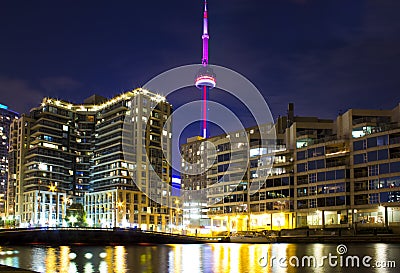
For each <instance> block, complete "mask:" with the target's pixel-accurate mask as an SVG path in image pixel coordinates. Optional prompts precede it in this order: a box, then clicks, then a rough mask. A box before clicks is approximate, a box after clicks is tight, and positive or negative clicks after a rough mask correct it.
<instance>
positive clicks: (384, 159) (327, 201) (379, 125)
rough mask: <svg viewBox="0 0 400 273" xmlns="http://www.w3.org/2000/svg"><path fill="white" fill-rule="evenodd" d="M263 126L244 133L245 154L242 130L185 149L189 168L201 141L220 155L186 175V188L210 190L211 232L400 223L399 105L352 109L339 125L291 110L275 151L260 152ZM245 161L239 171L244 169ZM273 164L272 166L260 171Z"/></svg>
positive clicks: (280, 129)
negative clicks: (240, 148)
mask: <svg viewBox="0 0 400 273" xmlns="http://www.w3.org/2000/svg"><path fill="white" fill-rule="evenodd" d="M262 127H263V126H260V128H259V127H252V128H248V129H246V134H245V135H247V138H248V142H247V143H248V144H247V145H249V149H248V150H247V154H239V153H238V151H237V148H238V147H234V145H236V143H235V142H232V141H231V140H230V138H232V137H233V136H235V135H237V134H238V132H233V133H229V134H225V135H220V136H216V137H212V138H208V139H198V140H195V141H192V142H188V143H187V144H184V145H183V146H182V153H183V158H185V156H186V159H187V160H183V162H182V169H183V170H186V169H188V168H190V167H193V165H192V162H191V161H190V160H189V159H190V157H193V156H194V155H201V153H202V151H201V149H199V147H201V143H205V142H211V143H213V145H209V147H210V149H211V150H214V151H216V152H214V154H215V153H216V155H213V154H212V152H211V151H205V152H204V153H205V154H207V158H210V155H211V158H213V160H211V161H212V162H213V163H212V164H211V165H210V166H209V167H208V170H207V171H206V172H205V173H203V174H198V173H196V175H190V174H187V175H183V176H182V185H183V186H184V189H192V188H194V187H198V188H200V187H204V185H206V187H207V189H206V193H207V206H208V216H209V218H210V219H211V224H210V227H211V229H212V230H216V231H223V230H224V231H244V230H265V229H267V230H270V229H271V230H279V229H283V228H289V229H290V228H296V227H306V226H308V227H310V228H318V229H319V228H327V227H335V228H338V227H342V228H343V227H348V228H357V229H361V228H364V227H365V228H371V227H380V226H381V227H388V226H395V225H398V224H399V223H400V199H399V198H400V105H398V106H397V107H395V108H394V109H392V110H357V109H351V110H348V111H347V112H346V113H344V114H342V115H339V116H338V117H337V119H336V120H324V119H318V118H315V117H298V116H295V115H294V108H293V105H292V104H290V105H289V111H288V116H287V117H280V118H279V119H278V121H277V123H276V124H275V126H274V129H275V130H276V136H277V140H276V145H275V147H273V146H271V147H270V148H268V147H267V149H265V148H264V147H263V148H260V147H259V141H258V139H259V135H258V133H259V130H262ZM239 133H240V132H239ZM236 146H237V145H236ZM193 149H194V150H193ZM247 158H248V164H247V163H246V165H245V168H244V170H245V171H244V172H240V171H239V170H240V169H241V168H242V167H238V164H240V162H241V161H246V159H247ZM194 161H197V162H199V161H198V158H194ZM269 163H272V167H271V168H265V169H262V168H261V171H259V170H258V171H257V170H256V169H257V168H260V166H268V164H269ZM251 188H253V190H252V189H251ZM254 189H256V190H254ZM184 218H185V215H184ZM185 223H189V222H188V221H186V222H185Z"/></svg>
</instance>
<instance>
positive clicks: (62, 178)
mask: <svg viewBox="0 0 400 273" xmlns="http://www.w3.org/2000/svg"><path fill="white" fill-rule="evenodd" d="M170 113H171V106H170V104H169V103H167V102H166V101H165V98H163V97H162V96H160V95H158V94H154V93H152V92H149V91H147V90H144V89H135V90H133V91H129V92H126V93H124V94H121V95H119V96H116V97H114V98H112V99H106V98H103V97H101V96H97V95H94V96H92V97H90V98H88V99H87V100H85V102H84V103H83V104H79V105H78V104H72V103H69V102H66V101H61V100H57V99H52V98H45V99H43V102H42V104H41V105H40V106H39V107H37V108H34V109H32V110H31V111H30V113H29V114H27V115H23V116H22V117H21V118H20V119H19V120H18V121H15V122H14V123H13V124H12V134H11V135H12V139H11V144H10V154H12V155H14V157H15V160H14V162H15V164H14V166H13V168H12V169H10V170H12V171H13V174H14V175H13V179H14V180H13V181H12V183H10V184H12V185H14V186H12V187H11V188H10V191H9V192H10V196H9V200H13V201H14V202H10V204H9V205H10V209H9V213H11V212H15V213H14V215H15V218H16V219H17V220H18V222H19V223H21V224H22V225H39V226H43V225H49V226H55V225H65V224H66V219H65V215H66V209H67V207H68V206H69V205H70V204H71V202H78V203H81V204H84V206H85V211H86V213H87V219H88V224H89V225H93V226H103V227H105V226H107V227H112V226H137V227H141V228H144V229H151V228H153V229H164V230H165V228H166V226H167V224H168V222H169V221H170V220H169V217H170V214H171V212H170V211H169V209H168V206H169V202H170V186H169V184H170V183H171V181H170V180H171V179H170V177H171V175H170V168H169V165H168V163H167V162H168V160H169V159H170V158H169V157H170V147H169V146H170V138H171V135H170V129H171V128H170V124H168V122H167V120H168V117H169V115H170ZM134 135H135V137H133V136H134ZM124 138H125V139H129V141H130V142H127V141H124ZM163 148H164V149H163ZM162 151H164V152H162ZM151 170H153V171H151ZM152 175H153V176H157V177H158V180H157V181H161V182H162V183H158V184H157V186H158V187H154V185H152V183H153V181H156V180H155V179H152V178H153V177H152ZM10 182H11V181H10ZM141 190H143V192H142V191H141Z"/></svg>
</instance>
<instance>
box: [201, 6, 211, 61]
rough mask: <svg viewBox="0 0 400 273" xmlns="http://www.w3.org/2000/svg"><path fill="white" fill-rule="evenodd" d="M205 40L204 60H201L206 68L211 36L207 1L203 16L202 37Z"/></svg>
mask: <svg viewBox="0 0 400 273" xmlns="http://www.w3.org/2000/svg"><path fill="white" fill-rule="evenodd" d="M201 38H202V39H203V59H202V60H201V63H202V64H203V66H206V65H207V64H208V39H209V38H210V36H208V14H207V1H206V0H205V1H204V14H203V36H201Z"/></svg>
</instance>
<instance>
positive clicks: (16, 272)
mask: <svg viewBox="0 0 400 273" xmlns="http://www.w3.org/2000/svg"><path fill="white" fill-rule="evenodd" d="M0 272H4V273H34V272H35V271H31V270H26V269H21V268H15V267H10V266H6V265H1V264H0Z"/></svg>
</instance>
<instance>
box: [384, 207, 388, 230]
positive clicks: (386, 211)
mask: <svg viewBox="0 0 400 273" xmlns="http://www.w3.org/2000/svg"><path fill="white" fill-rule="evenodd" d="M384 221H385V228H389V215H388V207H386V206H385V219H384Z"/></svg>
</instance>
